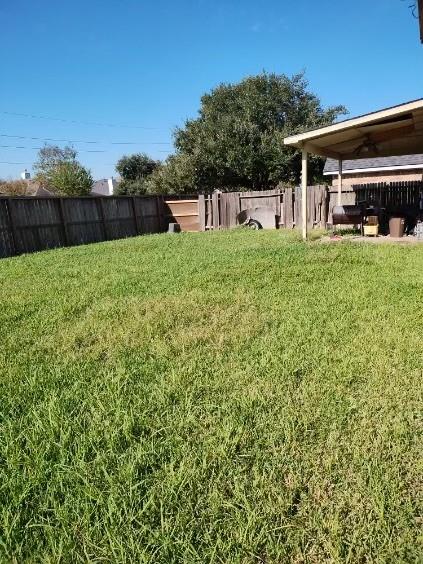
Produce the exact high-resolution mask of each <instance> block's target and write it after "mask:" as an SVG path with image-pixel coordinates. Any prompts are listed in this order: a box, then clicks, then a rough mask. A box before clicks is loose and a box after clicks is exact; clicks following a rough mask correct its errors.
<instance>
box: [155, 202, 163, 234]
mask: <svg viewBox="0 0 423 564" xmlns="http://www.w3.org/2000/svg"><path fill="white" fill-rule="evenodd" d="M156 213H157V222H158V224H159V233H162V232H163V230H164V229H163V198H162V196H156Z"/></svg>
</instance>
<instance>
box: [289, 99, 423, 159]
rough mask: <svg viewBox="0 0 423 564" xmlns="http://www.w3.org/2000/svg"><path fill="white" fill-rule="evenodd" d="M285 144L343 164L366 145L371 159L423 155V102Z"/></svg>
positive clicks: (310, 133) (294, 137) (302, 135)
mask: <svg viewBox="0 0 423 564" xmlns="http://www.w3.org/2000/svg"><path fill="white" fill-rule="evenodd" d="M284 143H285V144H286V145H290V146H292V147H297V148H298V149H303V150H305V151H308V152H310V153H313V154H316V155H321V156H324V157H331V158H334V159H344V160H352V159H357V158H359V157H360V153H357V149H358V148H360V147H361V146H363V145H366V147H365V149H366V156H368V157H387V156H391V155H411V154H415V153H423V98H420V99H419V100H413V101H411V102H406V103H405V104H400V105H397V106H392V107H390V108H385V109H383V110H379V111H376V112H372V113H369V114H365V115H363V116H358V117H355V118H352V119H347V120H344V121H340V122H338V123H334V124H333V125H328V126H325V127H320V128H319V129H314V130H312V131H307V132H305V133H300V134H298V135H291V136H290V137H287V138H285V139H284ZM373 147H375V149H373ZM363 152H364V151H363ZM361 156H362V155H361Z"/></svg>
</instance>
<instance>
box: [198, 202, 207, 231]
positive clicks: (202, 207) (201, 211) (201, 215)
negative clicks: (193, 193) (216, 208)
mask: <svg viewBox="0 0 423 564" xmlns="http://www.w3.org/2000/svg"><path fill="white" fill-rule="evenodd" d="M198 223H199V224H200V231H205V230H206V201H205V198H204V195H203V194H199V195H198Z"/></svg>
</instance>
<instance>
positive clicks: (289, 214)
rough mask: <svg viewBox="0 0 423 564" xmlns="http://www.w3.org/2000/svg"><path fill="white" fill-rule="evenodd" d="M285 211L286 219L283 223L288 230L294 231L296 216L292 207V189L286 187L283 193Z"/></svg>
mask: <svg viewBox="0 0 423 564" xmlns="http://www.w3.org/2000/svg"><path fill="white" fill-rule="evenodd" d="M283 209H284V218H283V223H284V227H285V228H286V229H292V228H293V226H294V214H293V207H292V188H291V187H289V186H288V187H286V188H285V191H284V193H283Z"/></svg>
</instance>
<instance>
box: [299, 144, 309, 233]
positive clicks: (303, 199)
mask: <svg viewBox="0 0 423 564" xmlns="http://www.w3.org/2000/svg"><path fill="white" fill-rule="evenodd" d="M307 155H308V153H307V151H306V150H305V149H303V151H302V162H301V217H302V232H303V239H304V241H305V240H306V239H307Z"/></svg>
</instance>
